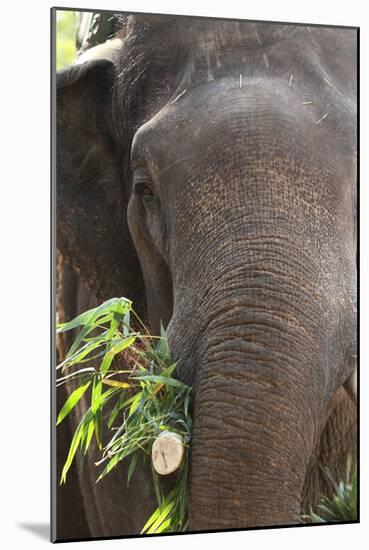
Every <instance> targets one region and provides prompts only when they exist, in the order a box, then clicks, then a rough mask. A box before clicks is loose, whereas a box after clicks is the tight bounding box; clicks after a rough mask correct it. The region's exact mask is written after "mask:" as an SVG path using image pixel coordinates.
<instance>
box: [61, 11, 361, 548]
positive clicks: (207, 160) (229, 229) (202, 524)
mask: <svg viewBox="0 0 369 550" xmlns="http://www.w3.org/2000/svg"><path fill="white" fill-rule="evenodd" d="M140 52H141V57H140V55H138V53H140ZM145 56H146V57H145ZM146 60H147V62H146ZM141 69H142V71H141ZM132 75H134V78H133V77H132ZM142 75H143V76H142ZM155 77H157V78H156V79H155ZM140 78H141V79H142V81H143V83H142V86H141V87H140ZM135 86H136V88H135ZM59 87H60V90H59V104H58V105H59V106H58V143H57V145H58V157H59V158H58V180H57V186H58V243H57V244H58V247H59V249H60V251H61V253H62V254H63V256H64V259H65V261H68V262H69V263H70V264H71V265H72V266H73V267H74V268H75V269H76V270H77V271H78V272H79V273H80V276H81V279H82V280H83V281H84V283H85V284H86V286H87V287H88V288H89V289H90V292H91V293H92V294H93V295H94V299H97V300H102V299H107V298H109V297H110V296H112V295H114V294H115V295H126V296H129V297H133V299H134V300H137V307H138V309H139V310H140V311H141V313H142V314H143V315H144V316H147V317H148V319H149V322H150V326H151V328H152V330H154V331H157V329H158V323H159V320H160V319H162V320H163V321H164V322H165V324H167V326H168V335H169V342H170V347H171V350H172V354H173V356H174V358H175V359H176V360H177V361H178V376H179V377H180V378H181V379H182V380H184V381H185V382H186V383H188V384H190V385H192V386H193V403H192V407H193V420H194V424H193V438H192V448H191V462H190V478H189V486H188V489H189V504H188V514H189V526H190V527H189V529H190V530H191V531H195V530H205V529H227V528H240V527H241V528H246V527H255V526H266V525H281V524H282V525H283V524H294V523H298V522H299V521H300V513H301V510H302V509H306V508H307V507H308V506H309V505H310V504H314V503H316V502H317V499H318V497H319V492H320V491H324V492H326V493H329V492H330V491H331V490H332V486H331V485H330V484H329V483H327V481H326V479H325V477H324V476H323V475H322V470H321V468H320V466H328V467H329V468H330V471H331V473H332V475H333V476H334V477H335V478H336V479H338V478H340V477H341V478H342V477H344V476H345V469H346V461H347V456H348V454H351V455H352V456H353V463H354V462H355V442H356V431H355V430H356V409H355V406H354V405H353V403H352V402H351V400H350V399H349V398H348V396H347V393H346V392H345V390H344V389H343V388H342V385H343V384H344V383H345V381H346V380H347V378H348V377H349V375H350V373H351V372H352V370H353V368H354V356H355V353H356V351H355V350H356V305H355V304H356V229H355V228H356V164H355V162H356V106H355V105H356V31H355V30H353V29H351V30H350V29H324V28H310V29H308V28H307V27H294V26H287V25H269V24H268V25H266V24H255V23H247V22H241V23H235V22H223V21H207V20H194V19H190V18H178V17H163V16H156V17H155V16H151V17H147V18H145V17H142V16H141V17H138V16H137V17H133V18H132V17H131V18H130V19H129V21H128V30H127V38H126V39H125V42H124V44H123V48H122V51H121V54H120V57H119V61H118V66H117V67H116V68H115V69H114V67H113V65H112V64H111V63H109V62H107V61H106V62H104V61H92V62H89V63H86V64H83V65H81V66H80V68H79V69H78V71H77V70H76V69H70V70H68V71H67V72H64V73H63V74H62V75H61V76H60V78H59ZM127 111H129V113H128V114H127ZM127 151H128V152H129V151H130V154H127ZM81 166H82V168H81ZM99 201H100V202H99ZM103 205H104V206H103ZM117 212H118V215H117ZM92 220H93V223H92ZM127 220H128V226H129V232H130V235H131V237H132V241H133V244H132V241H131V239H130V236H129V232H128V227H127ZM117 228H118V229H117ZM136 254H137V256H138V259H139V263H138V261H137V256H136ZM107 262H108V265H109V269H107ZM110 267H111V269H110ZM141 273H142V274H141ZM142 275H143V280H144V287H145V296H146V305H145V304H142V303H141V302H140V296H141V299H142V295H143V294H142ZM75 295H76V294H75ZM70 299H71V298H69V300H70ZM74 299H75V297H74ZM67 303H70V301H69V302H67V301H66V300H64V302H63V300H61V302H60V307H61V310H62V309H63V308H64V314H65V311H66V310H67V306H66V304H67ZM64 439H65V437H64ZM61 440H62V437H60V436H59V451H60V456H61V455H63V453H65V447H64V446H63V443H62V441H61ZM65 441H66V439H65ZM63 456H64V455H63ZM96 456H97V455H95V456H90V457H89V458H88V459H87V464H88V467H87V469H86V468H85V471H84V473H82V474H81V475H80V477H79V482H80V487H81V494H82V496H83V500H84V505H82V508H83V513H84V515H85V517H86V522H87V525H88V530H86V531H83V526H82V524H81V525H79V526H78V534H74V535H73V534H71V532H70V531H64V532H60V533H59V537H62V538H63V536H77V537H78V536H88V533H90V534H91V535H92V536H103V535H124V534H132V533H138V532H139V531H140V529H141V528H142V525H143V523H144V522H145V520H146V519H147V517H148V516H149V515H150V513H151V512H152V510H153V508H154V506H155V500H154V498H153V493H152V488H151V481H150V472H149V471H144V470H143V469H141V470H140V471H139V472H138V473H137V476H136V478H135V480H134V482H132V484H131V486H130V488H129V489H127V488H126V483H125V479H126V468H125V467H124V466H122V467H119V468H118V469H117V470H116V471H115V472H114V473H113V474H111V477H110V478H109V476H108V477H107V478H106V479H105V480H104V481H103V482H101V484H99V485H98V486H97V487H96V486H95V485H94V484H93V479H94V477H96V471H95V470H96V469H95V468H94V466H93V462H94V460H95V459H96ZM59 460H62V459H61V458H60V459H59ZM86 470H87V474H86ZM72 475H75V476H76V474H75V472H74V474H73V473H72ZM76 479H77V477H75V480H76ZM170 482H171V480H168V481H167V483H168V485H170ZM73 491H74V492H73V496H70V497H67V500H66V501H65V504H64V508H63V510H65V512H63V510H62V512H63V513H67V511H66V510H67V509H73V510H76V509H77V507H78V502H77V501H78V496H76V492H77V493H78V491H77V490H76V487H75V486H74V487H73ZM65 494H67V493H65ZM68 498H69V500H68ZM82 508H81V510H82ZM76 515H78V513H77V512H76ZM81 516H82V511H81V513H80V517H81ZM69 527H70V526H69ZM72 531H73V529H72ZM81 531H82V534H81ZM66 532H67V535H66V534H65V533H66Z"/></svg>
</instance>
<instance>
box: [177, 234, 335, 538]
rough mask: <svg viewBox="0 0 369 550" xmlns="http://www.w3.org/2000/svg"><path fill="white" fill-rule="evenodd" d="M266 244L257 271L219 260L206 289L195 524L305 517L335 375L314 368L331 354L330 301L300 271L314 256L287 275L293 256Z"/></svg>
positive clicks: (192, 487) (198, 374)
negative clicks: (327, 350)
mask: <svg viewBox="0 0 369 550" xmlns="http://www.w3.org/2000/svg"><path fill="white" fill-rule="evenodd" d="M295 246H296V249H298V248H299V247H298V245H297V244H296V245H294V247H295ZM260 250H261V251H260V255H259V258H258V256H257V253H256V252H255V249H254V255H253V260H254V262H253V266H252V268H251V267H250V262H245V263H243V264H242V265H238V267H237V266H235V265H233V268H232V270H230V269H226V268H225V267H224V269H223V268H222V263H221V262H218V263H217V273H221V274H220V276H219V277H218V279H217V284H215V285H213V286H212V289H214V288H216V291H215V292H214V291H213V290H212V289H209V286H208V289H207V291H206V293H204V295H206V300H205V301H204V302H203V304H202V308H201V309H202V311H203V312H205V313H203V315H206V321H204V324H203V327H202V330H201V332H200V333H199V336H198V338H199V340H200V345H199V349H198V353H197V357H198V364H197V368H196V371H195V372H194V374H193V387H194V403H193V419H194V424H193V437H192V450H191V463H190V483H189V508H188V512H189V528H190V530H207V529H222V528H223V529H227V528H246V527H255V526H264V525H286V524H293V523H298V522H299V521H300V513H301V510H300V503H301V496H302V490H303V485H304V479H305V472H306V467H307V465H308V463H309V459H310V456H311V453H312V450H313V448H314V445H315V443H316V441H317V437H318V435H319V433H320V428H321V427H320V425H319V422H320V420H319V419H320V418H323V416H324V408H325V407H326V405H327V403H326V402H325V397H324V396H325V394H327V395H328V394H329V390H328V388H327V384H328V381H327V380H326V379H324V375H321V376H320V375H317V373H319V372H320V371H321V372H323V371H324V369H322V368H321V365H322V362H323V361H324V360H326V358H324V357H323V356H322V355H323V354H322V350H323V348H324V342H326V341H327V331H325V330H324V328H323V327H324V323H325V319H324V317H325V315H324V312H323V310H324V308H325V307H326V306H325V305H324V303H325V300H324V299H323V298H322V297H320V300H318V297H317V296H315V295H314V291H313V289H312V287H311V285H309V283H308V281H307V280H306V277H303V273H305V274H306V273H309V264H308V263H306V262H298V265H299V266H300V267H299V269H300V272H298V271H297V269H296V266H295V270H294V273H293V274H292V273H291V272H290V274H289V275H287V269H286V265H287V266H291V265H293V259H291V256H290V255H289V257H288V258H286V263H285V266H284V268H285V269H283V258H282V257H281V256H280V258H279V262H280V263H279V265H277V264H275V263H274V262H273V257H272V254H271V252H270V249H269V251H267V250H266V249H265V248H263V247H261V248H260ZM240 257H241V256H240V255H238V258H240ZM268 258H269V259H268ZM258 259H259V260H260V261H262V266H261V265H260V264H259V266H258V261H257V260H258ZM310 265H311V264H310ZM245 266H246V267H245ZM204 280H206V281H211V278H210V275H209V277H206V278H204ZM212 280H213V281H214V277H213V279H212ZM316 280H317V279H316ZM323 286H324V285H323ZM187 288H188V285H187ZM319 312H320V313H319ZM198 316H199V314H198ZM192 318H193V317H192ZM175 322H176V320H174V323H175ZM326 328H327V327H326ZM327 330H328V331H329V329H327ZM185 369H186V367H185V366H183V365H182V367H181V374H183V373H184V372H185ZM183 377H184V378H186V375H183Z"/></svg>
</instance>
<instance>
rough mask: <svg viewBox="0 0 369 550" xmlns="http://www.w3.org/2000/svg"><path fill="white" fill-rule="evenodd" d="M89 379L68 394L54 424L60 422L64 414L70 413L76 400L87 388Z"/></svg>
mask: <svg viewBox="0 0 369 550" xmlns="http://www.w3.org/2000/svg"><path fill="white" fill-rule="evenodd" d="M90 384H91V380H90V381H89V382H87V384H84V385H83V386H79V388H77V389H75V390H74V392H72V393H71V394H70V396H69V397H68V399H67V400H66V402H65V403H64V405H63V407H62V408H61V410H60V412H59V415H58V420H57V422H56V425H58V424H60V422H62V421H63V420H64V418H65V417H66V416H68V414H69V413H70V411H71V410H72V409H73V408H74V407H75V406H76V405H77V403H78V401H79V400H80V399H81V397H82V395H83V394H84V393H85V391H86V390H87V388H88V387H89V386H90Z"/></svg>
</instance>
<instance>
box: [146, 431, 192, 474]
mask: <svg viewBox="0 0 369 550" xmlns="http://www.w3.org/2000/svg"><path fill="white" fill-rule="evenodd" d="M183 455H184V445H183V443H182V438H181V436H179V435H178V434H176V433H174V432H168V431H164V432H162V433H161V434H160V435H159V436H158V437H157V438H156V439H155V441H154V444H153V446H152V451H151V458H152V463H153V466H154V469H155V471H156V472H157V473H158V474H160V475H162V476H165V475H168V474H172V473H173V472H175V471H176V470H177V469H178V468H179V466H180V465H181V462H182V460H183Z"/></svg>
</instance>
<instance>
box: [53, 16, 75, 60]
mask: <svg viewBox="0 0 369 550" xmlns="http://www.w3.org/2000/svg"><path fill="white" fill-rule="evenodd" d="M76 27H77V21H76V13H75V12H74V11H62V10H58V11H57V13H56V70H57V71H59V70H60V69H62V68H63V67H65V65H69V64H70V63H72V62H73V60H74V58H75V56H76Z"/></svg>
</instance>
